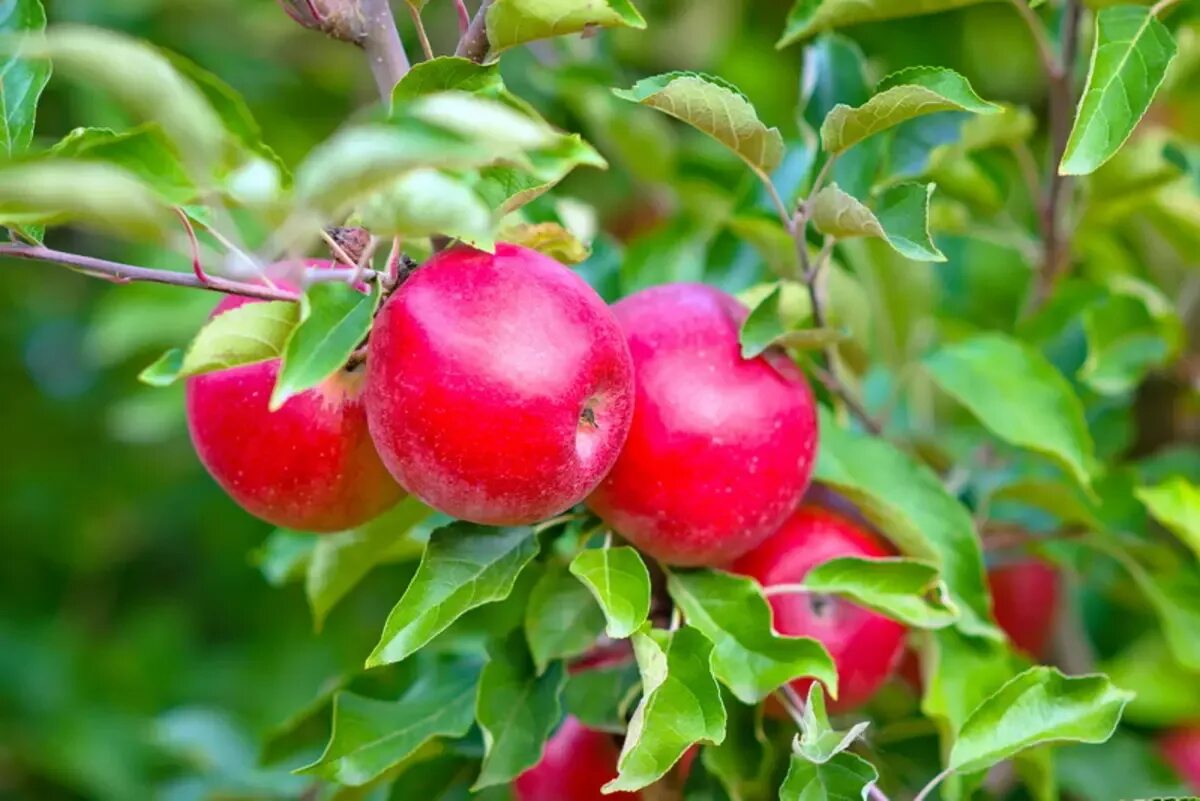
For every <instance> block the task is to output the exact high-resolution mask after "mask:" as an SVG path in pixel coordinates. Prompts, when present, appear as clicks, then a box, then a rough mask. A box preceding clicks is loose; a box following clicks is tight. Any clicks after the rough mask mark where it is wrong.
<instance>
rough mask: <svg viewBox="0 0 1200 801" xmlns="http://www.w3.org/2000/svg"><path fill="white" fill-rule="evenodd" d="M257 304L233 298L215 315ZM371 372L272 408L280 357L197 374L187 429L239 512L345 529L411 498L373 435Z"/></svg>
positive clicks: (304, 526) (190, 387)
mask: <svg viewBox="0 0 1200 801" xmlns="http://www.w3.org/2000/svg"><path fill="white" fill-rule="evenodd" d="M258 302H259V301H256V300H251V299H249V298H240V297H227V298H225V299H224V300H222V301H221V302H220V303H219V304H218V305H217V308H216V310H215V311H214V312H213V316H214V317H215V316H217V315H220V314H223V313H224V312H227V311H229V310H230V309H234V308H237V307H238V306H241V305H243V304H245V303H258ZM367 369H369V368H368V367H367V366H365V365H364V366H361V367H359V368H358V369H357V370H355V371H353V372H347V371H345V370H342V371H339V372H338V373H336V374H334V375H333V376H331V377H330V378H328V379H326V380H325V382H324V383H322V384H321V385H320V386H318V387H314V388H313V389H309V390H307V391H305V392H301V393H300V394H298V395H296V396H295V397H293V398H290V399H289V400H288V401H287V402H286V403H284V404H283V406H282V407H280V408H279V410H277V411H275V412H272V411H270V410H269V409H268V408H267V404H268V402H269V400H270V397H271V390H272V389H273V388H274V386H275V377H276V375H278V373H279V359H273V360H271V361H265V362H257V363H255V364H246V365H241V366H239V367H232V368H230V369H228V370H220V371H218V372H213V373H204V374H202V375H198V376H193V377H191V378H189V379H188V381H187V421H188V431H189V432H190V433H191V436H192V443H193V445H194V446H195V448H196V453H197V454H198V455H199V457H200V461H201V462H202V463H203V464H204V466H205V468H207V470H208V472H209V473H210V474H211V475H212V477H213V478H214V479H215V480H216V482H217V483H218V484H220V485H221V487H222V488H223V489H224V490H225V492H227V493H228V494H229V496H230V497H231V498H233V500H234V501H236V502H237V504H238V505H239V506H241V507H242V508H243V509H245V510H246V511H247V512H249V513H250V514H252V515H254V516H255V517H258V518H261V519H263V520H265V521H267V522H268V523H273V524H274V525H276V526H283V527H285V528H291V529H296V530H299V531H314V532H331V531H343V530H345V529H349V528H354V527H355V526H358V525H361V524H363V523H365V522H367V521H369V520H371V519H373V518H375V517H377V516H379V515H380V514H381V513H383V512H385V511H386V510H388V509H389V508H391V507H392V506H394V505H395V504H396V502H397V501H399V500H400V499H401V498H403V497H404V491H403V490H402V489H401V488H400V487H399V486H398V485H397V484H396V482H395V481H394V480H393V479H392V477H391V475H390V474H389V473H388V472H387V469H386V468H385V467H384V466H383V462H381V461H380V459H379V456H378V454H377V453H376V451H375V446H374V444H373V443H372V442H371V436H370V432H369V431H368V428H367V414H366V407H365V405H364V403H363V389H364V383H365V381H366V370H367Z"/></svg>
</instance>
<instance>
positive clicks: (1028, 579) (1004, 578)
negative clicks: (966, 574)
mask: <svg viewBox="0 0 1200 801" xmlns="http://www.w3.org/2000/svg"><path fill="white" fill-rule="evenodd" d="M1061 585H1062V580H1061V577H1060V576H1059V573H1058V571H1057V570H1055V569H1054V568H1053V567H1051V566H1050V565H1048V564H1046V563H1045V562H1042V561H1040V560H1037V559H1026V560H1024V561H1020V562H1013V563H1011V564H1007V565H1002V566H999V567H994V568H992V569H991V570H989V571H988V586H989V587H990V588H991V592H992V612H993V613H994V614H995V616H996V623H997V624H998V625H999V626H1000V628H1001V629H1003V630H1004V633H1005V634H1007V635H1008V637H1009V639H1010V640H1012V642H1013V645H1015V646H1016V647H1017V649H1018V650H1020V651H1022V652H1024V653H1025V654H1027V655H1029V656H1032V657H1034V658H1035V659H1038V658H1041V657H1043V656H1045V655H1046V648H1047V646H1048V645H1049V644H1050V637H1051V635H1052V634H1053V633H1054V624H1055V620H1056V619H1057V617H1058V605H1059V600H1060V597H1061V594H1062V586H1061Z"/></svg>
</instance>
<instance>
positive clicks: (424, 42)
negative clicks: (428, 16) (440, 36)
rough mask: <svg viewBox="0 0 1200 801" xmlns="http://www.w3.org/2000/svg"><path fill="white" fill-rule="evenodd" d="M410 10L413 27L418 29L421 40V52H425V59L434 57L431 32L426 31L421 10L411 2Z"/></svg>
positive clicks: (429, 59)
mask: <svg viewBox="0 0 1200 801" xmlns="http://www.w3.org/2000/svg"><path fill="white" fill-rule="evenodd" d="M408 10H409V12H410V13H411V14H412V19H413V27H415V28H416V29H417V38H418V39H420V40H421V52H422V53H424V54H425V60H426V61H431V60H432V59H433V45H431V44H429V34H428V33H427V32H426V31H425V22H424V21H423V20H422V19H421V10H420V9H419V8H417V7H416V6H415V5H412V4H411V3H409V4H408Z"/></svg>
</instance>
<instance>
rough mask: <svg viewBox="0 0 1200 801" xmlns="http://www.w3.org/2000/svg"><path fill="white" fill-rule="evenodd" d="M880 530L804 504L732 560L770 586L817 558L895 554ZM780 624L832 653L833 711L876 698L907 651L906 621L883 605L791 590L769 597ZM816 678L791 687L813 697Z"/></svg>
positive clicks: (798, 577) (799, 574)
mask: <svg viewBox="0 0 1200 801" xmlns="http://www.w3.org/2000/svg"><path fill="white" fill-rule="evenodd" d="M894 555H895V554H894V551H893V550H892V549H891V548H890V547H889V546H888V545H887V544H886V543H884V542H883V541H882V540H881V539H880V538H878V537H877V536H875V535H874V534H872V533H871V532H869V531H867V530H866V529H865V528H862V527H860V526H858V525H856V524H855V523H854V522H852V521H850V520H848V519H846V518H845V517H842V516H841V515H838V514H835V513H833V512H830V511H828V510H826V509H821V508H819V507H816V506H802V507H801V508H800V509H798V510H797V511H796V512H795V514H793V515H792V516H791V517H790V518H788V519H787V521H786V522H784V524H783V525H782V526H781V527H780V528H779V530H778V531H776V532H775V533H774V534H772V535H771V536H770V537H769V538H768V539H767V540H766V541H765V542H764V543H762V544H761V545H759V546H758V547H757V548H755V549H754V550H753V551H751V552H750V553H748V554H746V555H745V556H743V557H742V558H741V559H739V560H738V561H737V562H735V563H734V564H733V566H732V570H733V572H735V573H740V574H742V575H744V576H750V577H751V578H754V579H756V580H757V581H758V582H759V584H761V585H762V586H763V587H764V588H767V587H771V586H774V585H776V584H797V583H799V582H801V581H802V580H803V579H804V577H805V576H806V575H807V574H808V571H809V570H811V569H812V568H814V567H816V566H817V565H819V564H821V563H823V562H827V561H829V560H830V559H834V558H836V557H839V556H861V557H868V558H870V557H882V556H894ZM768 601H769V602H770V604H771V612H772V618H773V621H774V626H775V630H776V631H778V632H779V633H780V634H786V635H791V636H805V637H813V638H815V639H817V640H819V641H820V642H821V644H822V645H824V646H825V648H826V650H828V651H829V655H830V656H831V657H833V661H834V664H835V665H836V666H837V672H838V685H839V686H838V698H837V700H836V701H833V700H830V701H829V703H828V707H829V710H830V711H831V712H847V711H850V710H852V709H855V708H857V707H859V706H861V705H862V704H863V703H865V702H866V701H867V700H869V699H870V698H871V696H872V695H874V694H875V692H876V691H877V690H878V689H879V688H880V687H882V686H883V685H884V683H885V682H886V681H887V680H888V678H889V677H891V675H892V674H893V672H894V671H895V669H896V667H897V665H898V664H899V662H900V657H901V655H902V654H903V652H904V639H905V634H906V631H907V629H906V628H905V627H904V626H903V625H902V624H900V623H897V622H896V621H894V620H891V619H889V618H886V617H884V616H883V615H880V614H878V613H877V612H872V611H871V610H869V609H864V608H863V607H861V606H858V605H856V604H853V603H850V602H849V601H846V600H844V599H841V598H837V597H828V596H814V595H809V594H806V593H787V594H781V595H774V596H771V597H770V598H768ZM813 681H814V680H813V679H807V678H805V679H797V680H795V681H793V682H792V688H793V689H794V690H795V691H796V692H797V693H799V694H800V695H801V697H807V695H808V689H809V687H810V686H811V685H812V683H813Z"/></svg>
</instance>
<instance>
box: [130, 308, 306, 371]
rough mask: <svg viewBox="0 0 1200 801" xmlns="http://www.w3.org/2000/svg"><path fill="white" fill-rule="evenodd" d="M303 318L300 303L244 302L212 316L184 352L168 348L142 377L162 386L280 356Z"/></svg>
mask: <svg viewBox="0 0 1200 801" xmlns="http://www.w3.org/2000/svg"><path fill="white" fill-rule="evenodd" d="M299 320H300V304H298V303H292V302H290V301H286V300H272V301H267V302H264V303H245V304H242V305H241V306H238V307H236V308H233V309H230V310H229V311H226V312H222V313H221V314H219V315H217V316H216V317H214V318H212V319H211V320H209V321H208V323H207V324H206V325H205V326H204V327H203V328H201V329H200V333H198V334H196V338H195V339H193V340H192V343H191V344H190V345H188V348H187V351H186V352H184V353H183V354H182V355H180V352H179V351H178V350H171V351H168V352H167V353H165V354H164V355H163V356H161V357H160V358H159V359H158V361H156V362H155V363H154V364H152V365H150V366H149V367H147V368H146V369H145V370H143V371H142V374H141V375H140V376H139V378H141V379H142V380H143V381H145V382H146V383H147V384H150V385H151V386H157V387H162V386H166V385H168V384H171V383H173V382H175V381H177V380H178V379H180V378H187V377H188V376H193V375H200V374H201V373H211V372H214V371H217V370H226V369H228V368H230V367H238V366H240V365H243V364H254V363H256V362H265V361H269V360H271V359H277V358H279V357H280V356H282V355H283V349H284V347H285V346H286V345H287V341H288V337H290V336H291V334H292V330H293V329H294V328H295V327H296V325H297V323H299ZM172 370H174V372H172Z"/></svg>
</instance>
